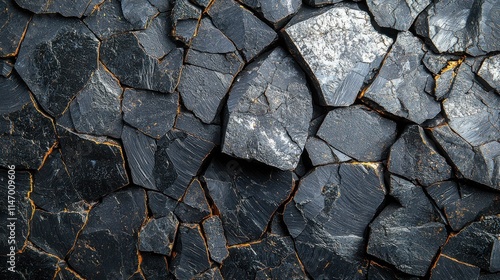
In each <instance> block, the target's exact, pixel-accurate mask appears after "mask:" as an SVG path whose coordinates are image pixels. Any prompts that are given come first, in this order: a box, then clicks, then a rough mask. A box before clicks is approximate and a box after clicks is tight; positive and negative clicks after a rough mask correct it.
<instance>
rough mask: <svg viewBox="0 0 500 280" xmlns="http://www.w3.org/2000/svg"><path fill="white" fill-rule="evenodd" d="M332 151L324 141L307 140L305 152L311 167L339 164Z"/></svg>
mask: <svg viewBox="0 0 500 280" xmlns="http://www.w3.org/2000/svg"><path fill="white" fill-rule="evenodd" d="M332 149H333V148H331V147H330V146H329V145H328V144H327V143H326V142H325V141H323V140H321V139H319V138H317V137H309V138H307V142H306V145H305V150H306V151H307V155H308V156H309V160H310V161H311V164H312V165H313V166H319V165H325V164H330V163H339V162H340V161H339V159H338V158H337V156H335V152H334V151H333V150H332Z"/></svg>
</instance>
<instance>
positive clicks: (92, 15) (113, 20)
mask: <svg viewBox="0 0 500 280" xmlns="http://www.w3.org/2000/svg"><path fill="white" fill-rule="evenodd" d="M83 22H84V23H85V24H86V25H87V26H88V27H89V28H90V30H92V32H94V34H96V36H97V37H99V39H101V40H103V39H106V38H108V37H110V36H111V35H114V34H119V33H122V32H125V31H129V30H133V29H134V27H133V25H132V24H131V23H130V22H129V21H127V20H125V16H124V15H123V12H122V8H121V4H120V1H119V0H105V1H103V2H102V4H100V5H99V7H98V8H96V9H93V10H91V11H90V12H89V14H88V16H87V17H85V18H84V19H83Z"/></svg>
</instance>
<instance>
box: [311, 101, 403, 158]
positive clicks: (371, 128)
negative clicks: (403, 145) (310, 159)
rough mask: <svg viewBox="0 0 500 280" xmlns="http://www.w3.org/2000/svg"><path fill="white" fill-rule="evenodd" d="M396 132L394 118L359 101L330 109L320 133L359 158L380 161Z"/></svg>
mask: <svg viewBox="0 0 500 280" xmlns="http://www.w3.org/2000/svg"><path fill="white" fill-rule="evenodd" d="M396 133H397V131H396V123H395V122H394V121H391V120H389V119H386V118H383V117H381V116H380V115H379V114H378V113H376V112H374V111H371V110H369V109H368V108H367V107H365V106H362V105H358V106H350V107H348V108H338V109H334V110H332V111H330V112H329V113H328V115H327V116H326V118H325V119H324V120H323V123H322V124H321V127H320V128H319V130H318V133H317V135H318V136H319V137H320V138H321V139H323V140H325V141H326V142H327V143H328V144H330V145H331V146H332V147H334V148H335V149H338V150H339V151H341V152H342V153H344V154H346V155H348V156H350V157H353V158H355V159H357V160H359V161H379V160H382V159H384V158H386V157H387V152H388V149H389V147H390V146H391V145H392V143H394V141H395V140H396Z"/></svg>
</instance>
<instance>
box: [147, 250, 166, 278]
mask: <svg viewBox="0 0 500 280" xmlns="http://www.w3.org/2000/svg"><path fill="white" fill-rule="evenodd" d="M141 258H142V262H141V271H142V274H143V275H144V277H146V279H153V280H161V279H173V276H172V274H170V272H169V271H168V266H167V259H166V258H165V256H163V255H157V254H151V253H141Z"/></svg>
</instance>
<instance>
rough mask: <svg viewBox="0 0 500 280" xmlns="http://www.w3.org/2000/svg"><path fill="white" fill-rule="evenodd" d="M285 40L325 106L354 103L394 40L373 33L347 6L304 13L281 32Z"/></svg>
mask: <svg viewBox="0 0 500 280" xmlns="http://www.w3.org/2000/svg"><path fill="white" fill-rule="evenodd" d="M284 35H285V40H286V42H287V44H288V46H289V47H290V49H291V50H292V52H293V53H295V54H296V56H297V58H298V60H299V62H300V63H301V64H302V65H303V68H304V69H306V71H308V73H309V76H310V77H311V79H312V82H313V84H314V86H315V87H316V89H317V91H318V92H319V99H320V100H319V101H320V102H321V103H322V105H328V106H349V105H351V104H353V103H354V100H355V99H356V97H357V95H358V92H359V91H360V90H361V87H362V86H363V84H364V83H365V81H366V80H367V79H368V78H369V76H371V72H372V71H375V70H376V69H377V68H378V67H379V65H380V63H381V62H382V58H383V57H384V55H385V54H386V52H387V51H388V49H389V47H390V46H391V44H392V42H393V40H392V39H391V38H389V37H387V36H385V35H383V34H381V33H378V32H377V31H376V30H375V28H374V27H373V26H372V24H371V22H370V15H369V14H368V13H366V12H364V11H361V10H359V9H358V8H355V7H351V6H335V7H333V8H331V7H327V8H323V9H320V10H310V9H305V10H304V11H303V12H301V13H299V14H298V15H297V16H295V17H294V18H293V19H292V20H291V21H290V23H288V25H287V26H286V27H285V29H284Z"/></svg>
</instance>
